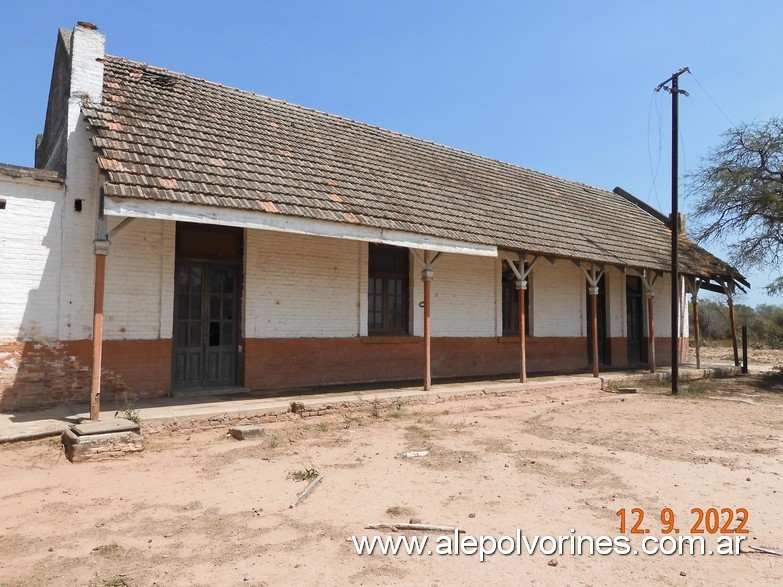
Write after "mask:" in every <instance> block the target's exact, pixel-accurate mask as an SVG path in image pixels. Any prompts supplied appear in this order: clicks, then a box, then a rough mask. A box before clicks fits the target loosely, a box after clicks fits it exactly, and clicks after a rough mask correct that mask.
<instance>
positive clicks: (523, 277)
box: [506, 253, 538, 383]
mask: <svg viewBox="0 0 783 587" xmlns="http://www.w3.org/2000/svg"><path fill="white" fill-rule="evenodd" d="M536 261H538V257H533V260H532V261H531V262H530V263H527V260H526V255H525V253H519V267H517V265H516V262H515V261H513V260H512V259H506V262H508V266H509V267H510V268H511V270H512V271H513V272H514V275H516V278H517V301H518V302H519V381H520V383H526V382H527V349H526V348H525V344H526V341H527V335H526V333H525V330H526V323H527V315H526V314H525V295H527V277H528V275H530V272H531V271H532V270H533V265H535V264H536Z"/></svg>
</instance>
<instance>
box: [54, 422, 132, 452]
mask: <svg viewBox="0 0 783 587" xmlns="http://www.w3.org/2000/svg"><path fill="white" fill-rule="evenodd" d="M62 443H63V447H64V448H65V456H66V457H68V460H69V461H71V462H72V463H79V462H83V461H89V460H103V459H110V458H114V457H118V456H122V455H125V454H127V453H133V452H140V451H142V450H144V437H143V436H142V434H141V429H140V428H139V425H138V424H136V423H135V422H131V421H130V420H125V419H122V418H115V419H113V420H101V421H98V422H86V423H83V424H76V425H74V426H72V427H71V428H69V429H68V430H66V431H65V432H63V435H62Z"/></svg>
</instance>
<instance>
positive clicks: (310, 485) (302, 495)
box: [288, 473, 326, 509]
mask: <svg viewBox="0 0 783 587" xmlns="http://www.w3.org/2000/svg"><path fill="white" fill-rule="evenodd" d="M325 476H326V473H319V474H318V477H316V478H315V479H313V480H312V481H310V483H308V484H307V487H305V490H304V491H303V492H302V493H300V494H299V495H298V496H297V497H296V501H294V503H292V504H291V505H290V506H288V508H289V509H291V508H295V507H296V506H298V505H299V502H301V501H302V500H303V499H304V498H305V497H307V496H308V495H310V492H311V491H312V490H313V489H314V488H315V486H316V485H318V484H319V483H320V482H321V481H322V480H323V478H324V477H325Z"/></svg>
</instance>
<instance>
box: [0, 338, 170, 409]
mask: <svg viewBox="0 0 783 587" xmlns="http://www.w3.org/2000/svg"><path fill="white" fill-rule="evenodd" d="M91 353H92V343H91V341H89V340H78V341H61V342H10V343H2V344H0V409H2V410H16V409H25V408H37V407H46V406H52V405H62V404H72V403H85V402H88V401H89V399H90V364H91V356H92V355H91ZM170 389H171V340H168V339H166V340H125V341H104V343H103V370H102V394H101V399H102V401H103V402H113V401H116V400H117V399H118V398H121V397H122V395H123V393H127V394H128V396H129V397H132V398H141V397H156V396H161V395H166V394H168V393H169V390H170ZM105 405H106V404H104V406H105Z"/></svg>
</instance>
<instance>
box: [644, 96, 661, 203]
mask: <svg viewBox="0 0 783 587" xmlns="http://www.w3.org/2000/svg"><path fill="white" fill-rule="evenodd" d="M655 95H656V92H655V91H653V93H652V96H651V97H650V106H649V108H648V109H647V160H648V161H649V162H650V174H651V175H652V183H651V184H650V189H649V190H647V200H649V199H650V194H651V193H653V192H654V193H655V201H656V202H657V203H658V210H660V209H661V200H660V198H659V197H658V186H657V185H656V182H657V181H658V171H659V170H660V168H661V151H662V142H663V141H662V136H661V134H662V132H663V131H662V126H663V120H662V118H661V110H660V108H659V107H658V103H657V102H655ZM653 102H655V112H656V114H657V117H658V161H657V163H656V164H655V167H654V168H653V161H652V151H651V150H650V115H651V114H652V107H653Z"/></svg>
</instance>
